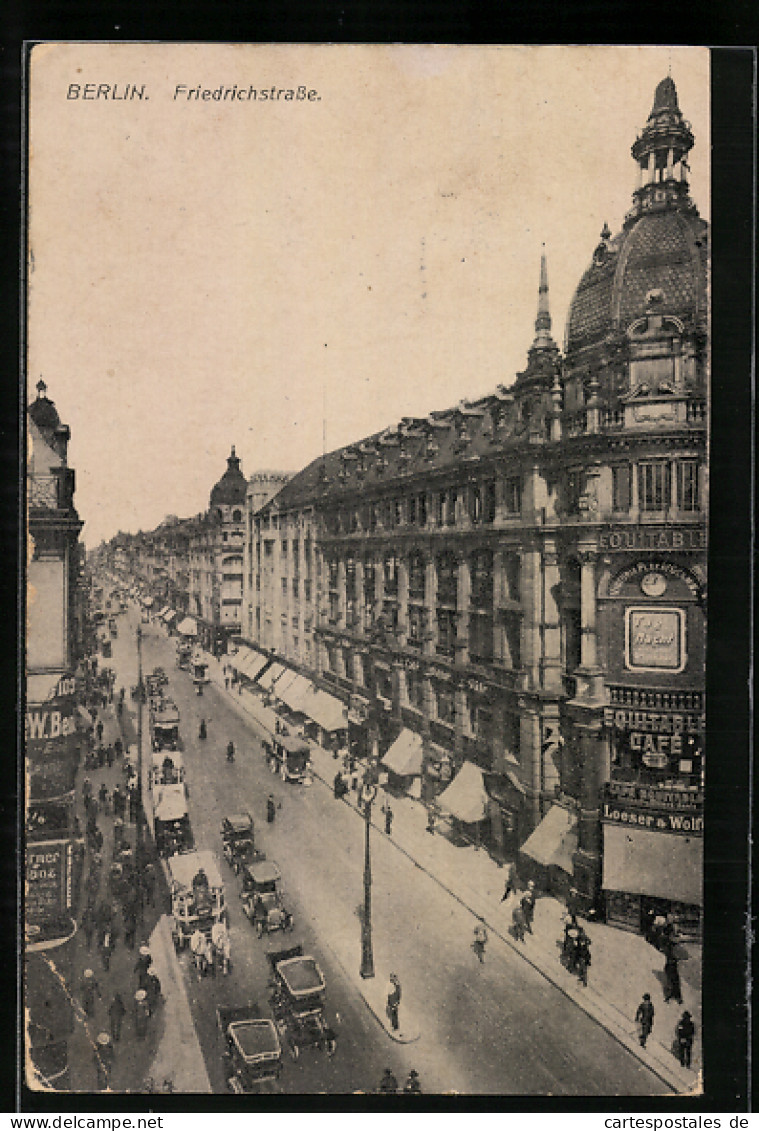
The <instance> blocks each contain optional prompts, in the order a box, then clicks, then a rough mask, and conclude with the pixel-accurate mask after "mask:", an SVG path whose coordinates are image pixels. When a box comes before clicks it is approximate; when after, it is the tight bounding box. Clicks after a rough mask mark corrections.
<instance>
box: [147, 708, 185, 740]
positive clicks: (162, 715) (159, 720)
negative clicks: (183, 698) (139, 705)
mask: <svg viewBox="0 0 759 1131" xmlns="http://www.w3.org/2000/svg"><path fill="white" fill-rule="evenodd" d="M150 727H151V731H152V738H153V749H154V750H179V748H180V744H179V710H178V708H177V706H176V704H175V703H172V701H171V700H170V699H161V700H160V701H159V703H158V704H157V706H156V708H155V709H154V710H151V712H150Z"/></svg>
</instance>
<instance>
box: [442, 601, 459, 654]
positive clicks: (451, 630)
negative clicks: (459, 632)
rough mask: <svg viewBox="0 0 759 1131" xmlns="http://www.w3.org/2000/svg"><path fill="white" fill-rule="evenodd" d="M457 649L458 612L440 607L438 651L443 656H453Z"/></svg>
mask: <svg viewBox="0 0 759 1131" xmlns="http://www.w3.org/2000/svg"><path fill="white" fill-rule="evenodd" d="M455 649H456V613H455V612H454V611H453V610H452V609H438V612H437V651H438V653H439V654H440V655H441V656H452V655H453V653H454V651H455Z"/></svg>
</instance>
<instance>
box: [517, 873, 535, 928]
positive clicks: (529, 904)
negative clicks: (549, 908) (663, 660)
mask: <svg viewBox="0 0 759 1131" xmlns="http://www.w3.org/2000/svg"><path fill="white" fill-rule="evenodd" d="M519 902H520V905H521V908H522V911H523V912H524V924H525V929H526V930H528V931H529V932H530V934H532V921H533V919H534V918H535V882H534V880H530V881H529V883H528V884H527V891H526V892H525V893H524V895H523V896H522V898H521V900H520V901H519Z"/></svg>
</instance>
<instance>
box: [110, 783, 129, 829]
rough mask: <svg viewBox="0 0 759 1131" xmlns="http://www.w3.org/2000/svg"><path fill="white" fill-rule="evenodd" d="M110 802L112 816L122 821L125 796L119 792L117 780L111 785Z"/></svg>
mask: <svg viewBox="0 0 759 1131" xmlns="http://www.w3.org/2000/svg"><path fill="white" fill-rule="evenodd" d="M111 803H112V805H113V815H114V817H115V818H116V820H118V821H122V822H123V820H124V807H125V804H126V798H125V797H124V794H123V793H122V792H121V786H120V785H119V784H118V782H117V783H116V785H115V786H114V787H113V794H112V796H111Z"/></svg>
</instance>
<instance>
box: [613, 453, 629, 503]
mask: <svg viewBox="0 0 759 1131" xmlns="http://www.w3.org/2000/svg"><path fill="white" fill-rule="evenodd" d="M631 471H632V469H631V467H630V464H629V463H615V464H614V465H613V466H612V469H611V506H612V510H615V511H629V509H630V501H631V491H632V474H631Z"/></svg>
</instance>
